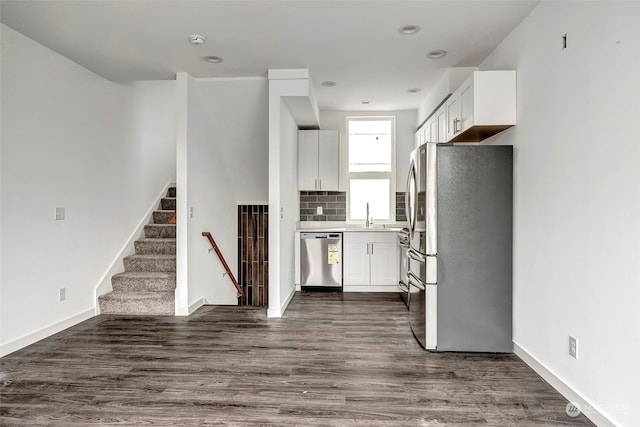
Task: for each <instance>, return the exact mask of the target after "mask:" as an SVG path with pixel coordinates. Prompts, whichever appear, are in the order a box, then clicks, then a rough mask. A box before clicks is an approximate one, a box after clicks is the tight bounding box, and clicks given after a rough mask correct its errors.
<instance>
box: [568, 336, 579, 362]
mask: <svg viewBox="0 0 640 427" xmlns="http://www.w3.org/2000/svg"><path fill="white" fill-rule="evenodd" d="M569 356H571V357H573V358H574V359H577V358H578V340H577V339H576V338H574V337H572V336H571V335H569Z"/></svg>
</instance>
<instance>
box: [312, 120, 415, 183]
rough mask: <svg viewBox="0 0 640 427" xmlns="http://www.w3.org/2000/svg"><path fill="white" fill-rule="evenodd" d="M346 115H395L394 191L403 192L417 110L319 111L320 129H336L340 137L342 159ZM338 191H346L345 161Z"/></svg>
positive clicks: (342, 162)
mask: <svg viewBox="0 0 640 427" xmlns="http://www.w3.org/2000/svg"><path fill="white" fill-rule="evenodd" d="M348 116H395V118H396V191H398V192H404V191H405V186H406V185H405V184H406V182H405V181H406V177H407V174H408V173H409V154H411V151H412V150H413V148H414V146H415V143H414V134H415V132H416V123H417V119H418V116H417V111H416V110H402V111H320V125H321V128H322V129H338V130H339V131H340V137H341V152H340V156H341V158H342V159H346V158H347V117H348ZM340 191H347V162H346V161H341V162H340Z"/></svg>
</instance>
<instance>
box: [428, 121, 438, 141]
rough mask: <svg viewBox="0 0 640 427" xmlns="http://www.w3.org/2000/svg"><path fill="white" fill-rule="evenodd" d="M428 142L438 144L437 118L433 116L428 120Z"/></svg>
mask: <svg viewBox="0 0 640 427" xmlns="http://www.w3.org/2000/svg"><path fill="white" fill-rule="evenodd" d="M429 142H438V116H437V115H435V114H434V115H433V117H432V118H431V120H429Z"/></svg>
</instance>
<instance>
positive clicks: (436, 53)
mask: <svg viewBox="0 0 640 427" xmlns="http://www.w3.org/2000/svg"><path fill="white" fill-rule="evenodd" d="M446 54H447V51H446V50H442V49H436V50H432V51H431V52H429V53H427V57H428V58H431V59H440V58H444V57H445V55H446Z"/></svg>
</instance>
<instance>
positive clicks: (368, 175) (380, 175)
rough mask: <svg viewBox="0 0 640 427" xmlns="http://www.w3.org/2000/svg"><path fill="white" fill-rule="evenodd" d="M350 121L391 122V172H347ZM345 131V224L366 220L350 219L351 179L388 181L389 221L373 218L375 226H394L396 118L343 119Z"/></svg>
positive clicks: (360, 222)
mask: <svg viewBox="0 0 640 427" xmlns="http://www.w3.org/2000/svg"><path fill="white" fill-rule="evenodd" d="M351 121H389V122H391V171H389V172H350V171H349V144H350V141H349V122H351ZM345 129H346V140H347V143H346V162H345V169H346V192H347V206H346V214H347V215H346V219H347V221H346V222H347V224H362V223H363V221H366V219H353V218H351V179H389V219H385V220H381V219H378V218H375V217H374V218H373V220H374V222H375V224H394V223H395V222H396V139H397V138H396V116H394V115H390V116H385V115H373V116H364V115H357V116H356V115H354V116H347V117H346V119H345Z"/></svg>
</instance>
